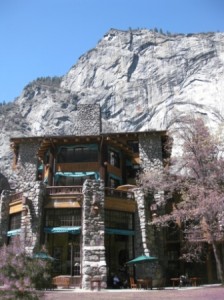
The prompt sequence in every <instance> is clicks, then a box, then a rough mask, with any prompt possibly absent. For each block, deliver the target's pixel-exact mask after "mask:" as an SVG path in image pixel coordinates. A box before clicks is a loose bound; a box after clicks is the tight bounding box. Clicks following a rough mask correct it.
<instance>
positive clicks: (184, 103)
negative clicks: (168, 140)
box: [0, 29, 224, 176]
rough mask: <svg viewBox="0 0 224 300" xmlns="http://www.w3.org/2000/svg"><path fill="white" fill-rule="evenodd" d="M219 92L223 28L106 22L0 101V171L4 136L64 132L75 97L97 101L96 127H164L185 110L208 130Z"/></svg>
mask: <svg viewBox="0 0 224 300" xmlns="http://www.w3.org/2000/svg"><path fill="white" fill-rule="evenodd" d="M62 59H63V58H62ZM223 97H224V33H201V34H188V35H182V34H179V35H164V34H160V33H157V32H154V31H151V30H146V29H143V30H128V31H120V30H116V29H111V30H109V32H107V33H106V34H105V35H104V37H103V38H102V39H101V40H100V41H99V43H98V44H97V46H96V47H95V48H94V49H92V50H90V51H88V52H87V53H85V54H84V55H82V56H81V57H80V58H79V60H78V61H77V63H76V64H75V65H74V66H73V67H71V69H70V70H69V71H68V73H67V74H65V76H64V77H63V78H47V79H46V78H45V79H44V78H42V79H38V80H35V81H34V82H31V83H30V84H28V85H27V86H26V87H25V88H24V90H23V92H22V94H21V95H20V96H19V97H18V98H17V99H16V100H15V101H14V102H12V103H9V104H6V105H4V106H2V107H1V108H0V126H1V136H0V173H2V174H3V175H4V176H10V170H11V157H12V153H11V151H10V147H9V138H10V137H15V136H23V135H24V136H38V135H39V136H43V135H57V134H64V135H67V134H72V132H73V127H74V123H75V122H76V117H77V111H76V106H77V104H88V103H91V104H93V103H98V104H100V106H101V114H102V131H103V132H125V131H144V130H164V129H169V128H171V127H172V126H173V124H175V120H176V118H178V117H180V116H182V115H184V114H187V113H190V114H192V113H193V114H196V115H200V116H202V117H203V118H204V119H205V120H206V121H207V123H208V125H209V126H210V127H211V128H212V129H214V130H215V129H217V128H219V127H222V124H223V121H224V101H223Z"/></svg>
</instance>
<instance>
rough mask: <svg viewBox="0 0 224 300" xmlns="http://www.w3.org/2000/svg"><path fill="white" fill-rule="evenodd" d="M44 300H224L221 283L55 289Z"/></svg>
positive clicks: (223, 288)
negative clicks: (100, 289) (99, 289)
mask: <svg viewBox="0 0 224 300" xmlns="http://www.w3.org/2000/svg"><path fill="white" fill-rule="evenodd" d="M43 299H44V300H146V299H147V300H224V287H223V286H220V285H213V286H200V287H195V288H190V287H189V288H174V289H173V288H169V289H163V290H156V289H153V290H147V291H146V290H135V289H133V290H104V291H82V290H72V289H71V290H54V291H46V292H45V293H44V295H43Z"/></svg>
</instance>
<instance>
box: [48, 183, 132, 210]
mask: <svg viewBox="0 0 224 300" xmlns="http://www.w3.org/2000/svg"><path fill="white" fill-rule="evenodd" d="M46 194H47V201H46V203H45V208H80V207H82V201H83V194H82V186H51V187H47V188H46ZM105 208H106V209H113V210H121V211H129V212H134V211H135V209H136V203H135V198H134V193H133V192H131V191H121V190H116V189H112V188H105Z"/></svg>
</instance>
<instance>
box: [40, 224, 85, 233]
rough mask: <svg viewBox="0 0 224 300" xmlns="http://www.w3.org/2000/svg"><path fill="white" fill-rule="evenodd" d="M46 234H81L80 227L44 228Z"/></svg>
mask: <svg viewBox="0 0 224 300" xmlns="http://www.w3.org/2000/svg"><path fill="white" fill-rule="evenodd" d="M44 232H46V233H71V234H79V233H80V232H81V226H69V227H63V226H61V227H45V228H44Z"/></svg>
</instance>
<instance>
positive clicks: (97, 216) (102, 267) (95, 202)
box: [82, 180, 107, 290]
mask: <svg viewBox="0 0 224 300" xmlns="http://www.w3.org/2000/svg"><path fill="white" fill-rule="evenodd" d="M82 213H83V216H82V234H83V237H82V288H83V289H86V290H89V289H91V280H94V279H100V280H101V288H103V289H105V288H106V287H107V284H106V282H107V278H106V274H107V269H106V260H105V245H104V236H105V229H104V227H105V226H104V183H103V181H102V180H101V181H95V180H86V181H85V183H84V185H83V212H82Z"/></svg>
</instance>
